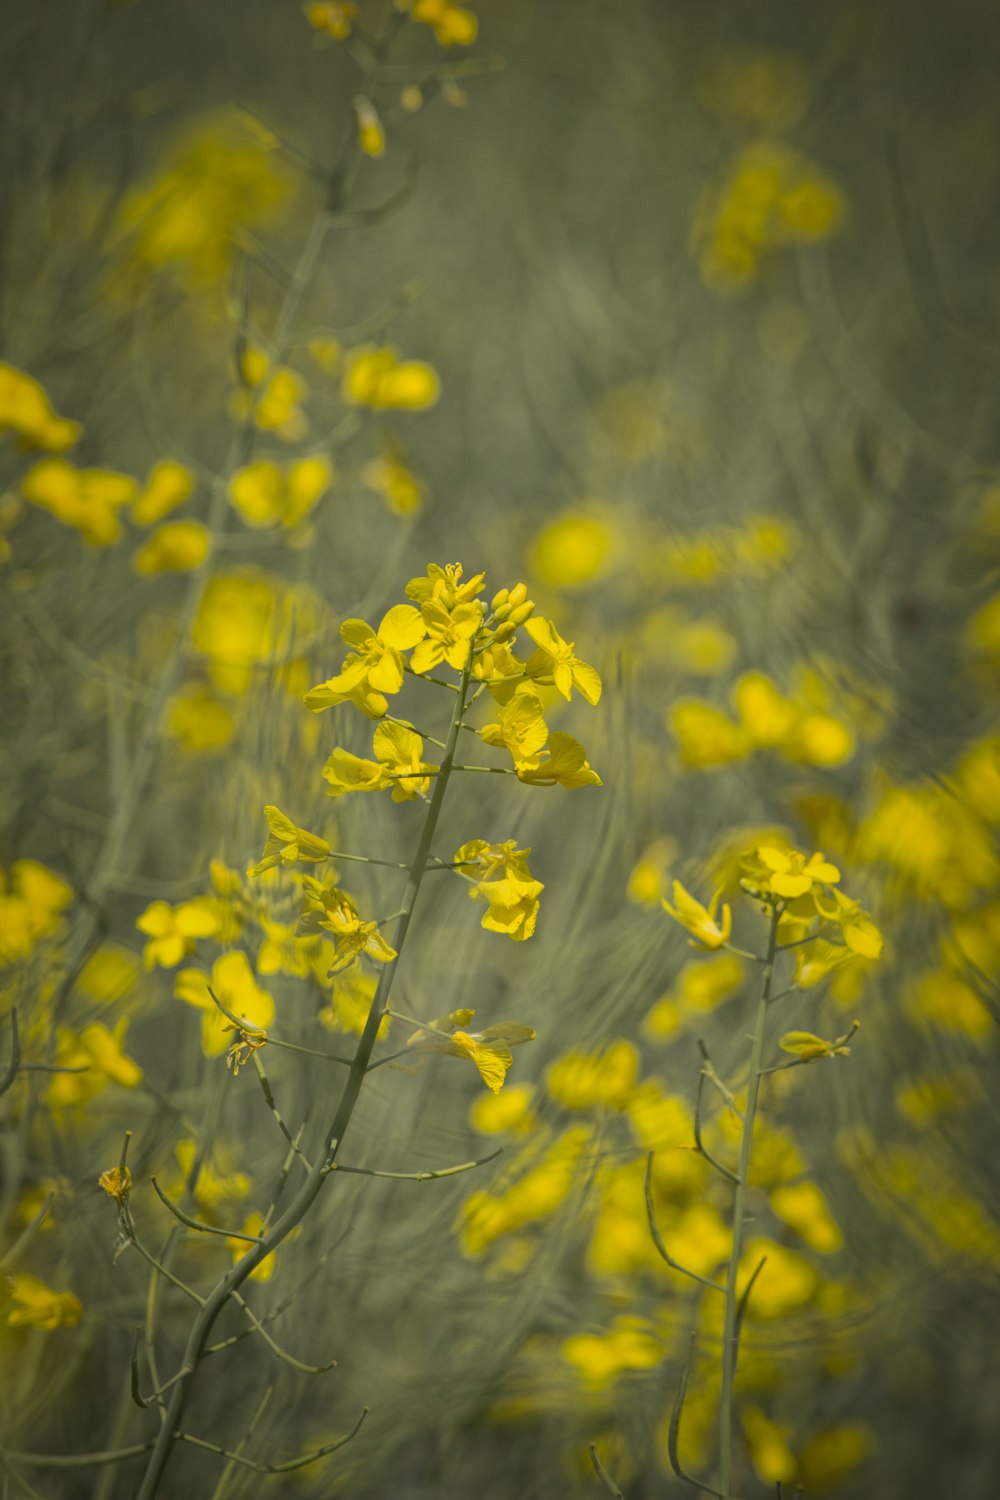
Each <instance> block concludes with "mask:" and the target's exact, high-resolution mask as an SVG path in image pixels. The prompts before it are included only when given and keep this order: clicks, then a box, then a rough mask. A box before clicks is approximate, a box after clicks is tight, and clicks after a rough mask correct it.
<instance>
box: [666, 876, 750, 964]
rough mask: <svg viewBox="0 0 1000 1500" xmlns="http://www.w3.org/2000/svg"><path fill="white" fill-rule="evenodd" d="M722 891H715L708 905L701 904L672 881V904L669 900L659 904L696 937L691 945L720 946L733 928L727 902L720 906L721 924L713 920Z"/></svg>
mask: <svg viewBox="0 0 1000 1500" xmlns="http://www.w3.org/2000/svg"><path fill="white" fill-rule="evenodd" d="M721 898H722V891H721V890H718V891H716V893H715V895H714V896H713V897H712V901H711V904H710V905H709V906H708V907H704V906H702V904H701V902H700V901H696V900H695V899H694V897H693V896H691V895H689V894H688V892H687V891H686V890H685V889H684V887H683V886H682V885H681V883H680V881H679V880H675V881H674V905H673V906H671V905H670V903H669V901H663V902H662V903H661V905H662V906H663V909H664V911H666V912H669V913H670V915H671V916H672V917H673V919H674V921H675V922H679V923H680V924H681V926H682V927H686V928H687V930H688V932H690V933H691V934H692V935H693V936H694V937H695V938H696V939H697V943H692V944H691V946H692V947H696V946H698V945H699V944H700V945H701V947H703V948H721V947H723V945H724V944H725V943H728V941H729V934H730V933H731V932H732V930H733V914H732V911H731V910H730V908H729V906H728V904H727V905H724V906H723V908H722V925H721V926H720V925H719V923H718V922H717V921H716V920H715V914H716V912H717V911H718V909H719V901H720V900H721Z"/></svg>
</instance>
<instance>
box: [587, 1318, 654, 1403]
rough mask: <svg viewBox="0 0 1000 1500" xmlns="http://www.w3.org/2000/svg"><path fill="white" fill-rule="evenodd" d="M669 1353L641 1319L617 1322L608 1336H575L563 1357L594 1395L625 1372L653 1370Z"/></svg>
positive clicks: (595, 1334) (603, 1334)
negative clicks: (594, 1392)
mask: <svg viewBox="0 0 1000 1500" xmlns="http://www.w3.org/2000/svg"><path fill="white" fill-rule="evenodd" d="M665 1353H666V1349H665V1348H664V1345H663V1343H662V1341H661V1340H660V1339H659V1338H657V1337H656V1335H655V1333H654V1331H653V1329H652V1327H651V1326H650V1325H649V1324H648V1323H644V1322H642V1321H641V1320H640V1319H638V1318H627V1317H622V1318H616V1319H615V1321H614V1323H613V1325H612V1327H611V1329H610V1331H609V1332H608V1333H600V1334H598V1333H576V1334H573V1335H572V1336H571V1337H570V1338H568V1339H566V1340H565V1342H564V1344H563V1346H562V1356H563V1359H564V1360H565V1361H566V1363H567V1364H569V1365H572V1367H573V1368H574V1369H575V1370H576V1372H577V1374H578V1376H579V1377H580V1380H581V1381H582V1382H583V1384H584V1385H585V1386H586V1387H587V1388H588V1389H589V1390H591V1391H603V1390H606V1389H607V1388H608V1387H609V1386H611V1385H614V1383H615V1381H616V1380H618V1378H619V1376H621V1375H622V1374H624V1372H625V1371H626V1370H652V1369H655V1367H656V1366H657V1365H658V1364H660V1362H661V1361H662V1359H663V1357H664V1355H665Z"/></svg>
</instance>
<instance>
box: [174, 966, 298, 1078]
mask: <svg viewBox="0 0 1000 1500" xmlns="http://www.w3.org/2000/svg"><path fill="white" fill-rule="evenodd" d="M211 988H212V989H213V990H214V992H215V994H216V995H218V997H219V999H220V1000H221V1001H222V1004H223V1005H224V1006H225V1007H226V1009H227V1010H229V1011H232V1013H233V1015H236V1016H239V1017H240V1019H241V1020H244V1021H246V1022H247V1023H248V1024H247V1030H248V1031H250V1032H254V1031H266V1028H267V1027H268V1026H270V1024H271V1022H272V1021H273V1020H274V999H273V997H272V996H271V994H270V993H269V992H268V991H267V990H265V989H262V988H261V986H260V985H259V984H258V983H257V980H256V978H255V977H254V972H253V970H252V969H251V967H250V964H249V961H248V959H247V956H246V954H245V953H240V952H234V953H224V954H223V955H222V957H221V958H217V959H216V960H215V962H214V964H213V965H212V977H211ZM174 994H175V995H176V997H177V999H178V1000H183V1001H184V1002H185V1004H187V1005H193V1006H194V1007H195V1009H196V1010H200V1011H201V1012H202V1017H201V1045H202V1051H203V1052H204V1054H205V1056H206V1057H221V1056H222V1054H223V1052H225V1051H226V1050H227V1049H228V1048H229V1046H230V1041H231V1033H232V1030H233V1028H232V1024H231V1023H230V1022H229V1021H227V1020H226V1018H225V1016H224V1015H223V1014H222V1012H221V1010H220V1009H219V1007H218V1006H217V1005H216V1003H215V1001H214V1000H213V999H212V996H211V995H210V994H209V980H208V979H207V978H206V976H205V975H204V974H203V973H202V972H201V970H200V969H181V971H180V973H179V974H178V975H177V978H176V980H175V982H174Z"/></svg>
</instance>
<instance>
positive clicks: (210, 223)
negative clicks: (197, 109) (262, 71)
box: [121, 113, 290, 286]
mask: <svg viewBox="0 0 1000 1500" xmlns="http://www.w3.org/2000/svg"><path fill="white" fill-rule="evenodd" d="M274 145H275V143H274V141H273V138H271V137H269V136H268V135H267V134H266V133H265V132H262V131H261V130H260V129H259V128H255V126H254V123H253V122H252V121H250V119H249V117H247V116H245V115H241V116H237V115H235V114H231V113H230V114H222V115H218V116H216V117H214V118H210V119H209V120H207V121H206V122H204V123H203V124H202V125H201V126H200V127H199V128H198V129H197V130H196V131H193V132H190V133H189V134H188V135H187V136H186V137H185V138H184V139H182V140H181V141H179V142H178V143H177V144H176V145H174V146H173V148H172V149H171V150H170V151H169V152H168V154H167V156H166V158H165V160H164V163H163V166H162V168H161V170H160V171H159V173H158V174H157V175H156V176H155V177H153V178H152V179H151V180H150V181H149V182H148V183H147V184H146V185H145V186H143V187H142V188H139V189H138V190H137V191H135V192H133V193H132V194H130V195H129V197H128V198H127V199H126V201H125V205H124V208H123V211H122V215H121V226H122V229H123V230H124V232H125V234H126V235H127V236H128V237H129V239H130V242H131V251H132V255H133V256H134V259H135V261H136V262H138V263H139V264H140V265H144V266H147V267H150V268H152V269H154V270H155V269H158V268H160V267H173V268H175V269H178V270H181V271H183V272H184V273H185V275H186V276H187V277H188V279H189V280H190V281H192V282H193V283H194V284H195V285H196V286H206V285H208V284H210V283H212V282H216V281H219V280H220V279H221V278H222V277H224V276H225V275H226V273H227V272H228V270H229V267H230V264H231V261H232V256H233V250H234V246H235V245H236V244H237V243H238V240H239V235H240V231H241V230H242V229H245V228H250V227H253V226H259V225H264V224H267V223H269V222H270V221H271V220H272V219H273V218H274V216H275V213H276V211H277V209H278V208H279V206H280V205H281V204H282V203H283V202H284V200H285V199H286V198H287V196H288V192H289V187H290V183H289V179H288V176H287V173H286V172H285V171H284V170H282V169H281V168H279V166H278V163H277V160H276V157H275V152H274Z"/></svg>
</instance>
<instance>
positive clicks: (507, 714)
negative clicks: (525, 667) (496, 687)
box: [479, 683, 551, 775]
mask: <svg viewBox="0 0 1000 1500" xmlns="http://www.w3.org/2000/svg"><path fill="white" fill-rule="evenodd" d="M479 736H480V738H481V739H482V740H483V742H484V743H485V744H487V745H496V746H498V747H500V748H502V749H504V750H509V751H510V755H511V759H512V760H513V762H514V765H515V767H516V768H517V771H518V774H519V775H520V773H521V772H522V771H523V770H535V769H537V767H538V766H539V765H540V764H541V751H542V750H543V748H544V747H545V744H546V741H547V740H548V738H549V730H548V726H547V724H546V723H545V720H544V718H543V717H542V700H541V699H540V698H539V696H538V693H537V691H536V690H535V688H534V687H533V686H531V685H529V684H526V683H522V684H520V686H519V687H518V688H517V689H516V691H515V692H514V694H513V695H512V696H511V697H510V698H509V699H508V700H507V702H506V703H505V704H504V705H503V706H502V708H501V709H500V712H499V714H498V715H497V722H496V723H495V724H485V725H484V726H483V727H482V729H480V731H479ZM550 774H551V773H550Z"/></svg>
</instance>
